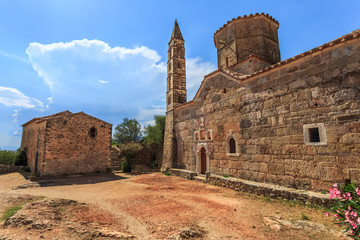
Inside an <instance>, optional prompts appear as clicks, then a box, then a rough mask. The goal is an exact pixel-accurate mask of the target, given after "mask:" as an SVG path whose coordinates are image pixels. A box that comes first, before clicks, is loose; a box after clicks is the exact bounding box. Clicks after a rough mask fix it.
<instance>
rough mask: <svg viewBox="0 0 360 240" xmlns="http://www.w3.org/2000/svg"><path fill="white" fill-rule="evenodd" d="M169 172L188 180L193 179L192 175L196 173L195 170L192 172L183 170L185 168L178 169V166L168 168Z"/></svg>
mask: <svg viewBox="0 0 360 240" xmlns="http://www.w3.org/2000/svg"><path fill="white" fill-rule="evenodd" d="M169 172H170V174H171V175H175V176H178V177H183V178H187V179H190V180H193V179H194V177H195V176H196V175H197V173H196V172H192V171H189V170H185V169H178V168H170V169H169Z"/></svg>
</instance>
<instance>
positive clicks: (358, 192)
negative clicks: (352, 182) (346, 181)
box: [355, 188, 360, 196]
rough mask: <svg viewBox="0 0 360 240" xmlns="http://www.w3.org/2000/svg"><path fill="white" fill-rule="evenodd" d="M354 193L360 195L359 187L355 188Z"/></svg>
mask: <svg viewBox="0 0 360 240" xmlns="http://www.w3.org/2000/svg"><path fill="white" fill-rule="evenodd" d="M355 191H356V193H357V195H359V196H360V190H359V188H356V190H355Z"/></svg>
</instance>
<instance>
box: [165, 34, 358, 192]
mask: <svg viewBox="0 0 360 240" xmlns="http://www.w3.org/2000/svg"><path fill="white" fill-rule="evenodd" d="M174 121H175V124H174V128H175V136H176V141H175V143H176V145H175V147H174V149H175V151H176V159H175V160H174V164H173V165H174V166H173V167H177V168H184V169H188V170H192V171H197V170H198V169H197V165H199V156H200V155H199V153H198V152H199V149H200V148H201V147H204V148H205V149H206V152H207V154H208V155H207V159H208V162H209V169H207V170H208V171H210V172H211V173H214V174H218V175H225V174H226V175H230V176H233V177H237V178H243V179H251V180H256V181H259V182H270V183H275V184H280V185H283V186H291V187H298V188H303V189H314V190H322V189H327V188H328V187H329V186H330V185H331V184H333V183H334V182H344V181H345V179H351V180H352V181H355V182H360V41H359V40H358V39H355V40H349V41H346V42H344V43H341V44H338V45H335V46H333V47H331V48H326V49H324V50H321V51H319V52H315V53H312V54H310V55H307V56H304V57H302V58H300V59H298V60H295V61H293V62H291V63H289V64H285V65H282V66H280V67H277V68H275V69H272V70H269V71H266V72H264V73H262V74H259V75H256V76H254V77H252V78H248V79H246V80H238V79H235V78H233V77H231V76H229V75H226V74H225V73H222V72H217V73H215V74H212V75H210V76H208V77H206V79H205V80H204V84H203V85H202V87H201V89H200V92H199V94H197V96H196V98H195V99H194V102H193V103H189V104H186V105H184V106H181V107H178V108H176V109H174ZM314 123H323V124H324V126H325V130H326V135H327V144H326V145H324V146H310V145H306V144H305V143H304V135H303V125H305V124H314ZM201 130H202V132H201ZM196 131H198V132H201V134H203V133H205V134H206V137H204V138H198V140H196V139H197V138H196V136H195V132H196ZM229 137H233V138H234V139H235V140H236V149H237V152H236V153H235V154H234V153H233V154H229V153H227V152H226V151H227V150H226V149H227V144H228V142H227V140H228V139H229ZM166 141H168V140H166ZM166 141H165V143H166ZM165 151H169V149H166V145H165ZM164 160H165V159H164Z"/></svg>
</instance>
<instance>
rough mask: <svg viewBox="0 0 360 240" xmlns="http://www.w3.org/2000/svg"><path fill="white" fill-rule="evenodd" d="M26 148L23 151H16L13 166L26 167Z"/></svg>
mask: <svg viewBox="0 0 360 240" xmlns="http://www.w3.org/2000/svg"><path fill="white" fill-rule="evenodd" d="M26 150H27V149H26V148H25V149H24V150H21V151H20V150H18V151H17V154H16V156H15V160H14V165H15V166H27V157H26Z"/></svg>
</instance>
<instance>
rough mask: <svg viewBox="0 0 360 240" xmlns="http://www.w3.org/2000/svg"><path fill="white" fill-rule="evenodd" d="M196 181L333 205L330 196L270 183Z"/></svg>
mask: <svg viewBox="0 0 360 240" xmlns="http://www.w3.org/2000/svg"><path fill="white" fill-rule="evenodd" d="M194 180H196V181H199V182H203V183H208V184H212V185H215V186H221V187H226V188H231V189H234V190H236V191H241V192H248V193H255V194H257V195H264V196H268V197H271V198H280V199H289V200H296V201H299V202H302V203H305V204H316V205H323V206H330V204H331V200H330V199H329V197H328V194H322V193H318V192H312V191H306V190H300V189H293V188H288V187H282V186H278V185H274V184H269V183H260V182H253V181H248V180H243V179H237V178H231V177H228V178H225V177H222V176H217V175H210V176H209V177H208V179H205V177H199V176H197V177H195V178H194Z"/></svg>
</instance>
